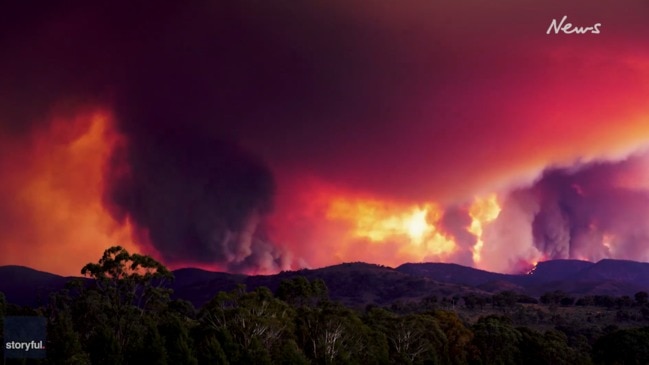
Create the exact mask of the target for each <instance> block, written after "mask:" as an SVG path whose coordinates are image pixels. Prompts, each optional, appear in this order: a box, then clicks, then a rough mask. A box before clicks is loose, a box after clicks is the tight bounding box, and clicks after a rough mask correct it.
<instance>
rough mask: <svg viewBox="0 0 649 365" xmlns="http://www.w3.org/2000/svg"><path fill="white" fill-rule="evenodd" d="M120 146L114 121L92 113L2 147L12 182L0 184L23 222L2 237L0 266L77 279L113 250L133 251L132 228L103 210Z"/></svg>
mask: <svg viewBox="0 0 649 365" xmlns="http://www.w3.org/2000/svg"><path fill="white" fill-rule="evenodd" d="M116 141H117V134H116V133H114V132H113V131H112V129H111V123H110V115H109V114H108V113H105V112H103V111H92V112H89V113H80V114H79V115H77V116H76V117H75V118H69V119H68V118H66V119H54V120H53V121H52V122H50V123H49V124H48V127H47V128H42V129H39V130H36V131H35V132H34V133H33V134H32V135H31V136H30V140H29V141H28V142H27V143H21V144H20V145H18V144H16V145H12V146H8V147H5V148H7V149H9V151H3V155H4V156H2V157H0V166H2V167H3V168H10V169H11V170H10V171H12V172H13V176H12V180H10V181H8V182H4V183H3V185H0V186H1V187H2V188H3V189H4V190H5V191H8V192H10V194H9V196H8V197H4V198H5V199H8V201H5V204H6V206H7V207H9V209H11V210H12V212H13V214H15V215H16V216H19V217H21V220H20V221H19V222H17V224H16V225H14V226H12V227H9V229H8V230H3V232H0V247H2V249H3V255H2V256H1V257H0V265H4V264H14V265H16V264H18V265H26V266H30V267H33V268H37V269H40V270H46V271H50V272H55V273H58V274H67V275H79V270H80V269H81V267H82V266H83V265H84V264H86V263H88V262H92V261H96V258H97V257H99V256H100V255H101V252H103V250H104V249H105V248H107V247H108V246H110V245H115V244H119V245H122V246H124V247H126V248H127V249H129V250H133V247H134V246H130V245H129V242H130V241H131V239H130V238H131V234H130V232H131V228H130V227H129V225H128V224H126V225H125V226H119V225H117V224H116V223H115V222H114V221H113V219H112V218H111V217H110V215H108V214H107V212H105V211H104V209H103V205H102V194H103V181H102V180H103V172H104V164H105V162H106V160H107V158H108V157H109V155H110V153H111V150H112V147H113V145H114V143H116ZM23 142H24V141H23ZM7 152H9V153H7ZM8 171H9V170H8Z"/></svg>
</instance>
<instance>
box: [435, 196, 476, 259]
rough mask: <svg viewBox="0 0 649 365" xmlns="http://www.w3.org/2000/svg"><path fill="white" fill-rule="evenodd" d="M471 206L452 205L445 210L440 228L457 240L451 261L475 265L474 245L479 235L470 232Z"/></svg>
mask: <svg viewBox="0 0 649 365" xmlns="http://www.w3.org/2000/svg"><path fill="white" fill-rule="evenodd" d="M471 220H472V219H471V216H470V215H469V208H468V207H466V206H451V207H448V208H446V209H445V210H444V214H443V215H442V219H441V220H440V228H441V229H442V230H443V231H444V232H445V233H447V234H449V235H450V236H451V237H453V240H454V241H455V244H456V245H457V250H456V252H455V253H454V254H453V256H452V257H450V258H449V260H450V261H452V262H456V263H458V264H461V265H467V266H473V264H474V262H473V251H472V249H473V246H474V245H475V244H476V241H477V237H476V236H475V235H474V234H472V233H471V232H469V226H470V225H471Z"/></svg>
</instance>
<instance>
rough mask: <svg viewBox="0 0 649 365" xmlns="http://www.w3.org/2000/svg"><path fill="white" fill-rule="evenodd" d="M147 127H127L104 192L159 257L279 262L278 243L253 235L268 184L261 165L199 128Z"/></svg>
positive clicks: (269, 265) (233, 263)
mask: <svg viewBox="0 0 649 365" xmlns="http://www.w3.org/2000/svg"><path fill="white" fill-rule="evenodd" d="M148 132H149V133H147V134H142V135H140V134H135V133H134V134H129V135H128V142H127V144H126V146H124V147H123V150H122V151H117V152H116V153H115V155H114V159H113V161H112V162H113V164H112V165H111V166H110V168H109V170H108V174H109V181H111V184H110V185H109V188H108V191H107V193H106V202H107V204H108V205H110V206H112V207H113V210H112V212H113V214H114V216H115V217H117V218H118V219H120V220H124V219H125V218H127V217H128V218H130V219H131V220H132V221H133V222H134V223H135V224H136V225H137V226H139V227H142V228H144V229H146V231H147V233H148V239H149V240H150V242H151V244H152V245H153V246H154V248H155V249H156V250H157V251H158V252H159V253H160V254H161V255H162V258H163V259H164V260H165V261H166V262H193V263H204V264H223V265H226V266H227V268H228V269H230V270H233V269H240V268H242V267H244V268H250V267H254V268H260V267H263V268H265V269H269V270H273V269H277V268H278V267H280V266H279V265H277V266H275V265H273V263H274V262H275V260H278V259H279V258H280V254H279V251H278V250H276V249H274V248H273V246H272V245H268V244H266V243H264V242H263V241H261V239H260V238H259V237H258V235H257V225H258V222H259V219H260V217H261V216H262V215H264V214H265V213H267V212H268V211H269V210H270V208H271V204H272V198H273V192H274V181H273V177H272V174H271V172H270V171H269V170H268V168H266V167H265V165H264V164H263V163H262V162H260V161H258V160H257V159H256V158H254V157H253V156H251V155H250V154H248V153H246V152H245V151H243V150H241V148H239V147H237V146H235V145H231V144H228V143H226V142H224V141H220V140H215V139H214V138H211V137H208V136H206V135H205V134H200V133H195V132H193V131H188V130H175V131H173V132H172V131H162V132H160V131H156V130H151V131H148ZM119 157H121V158H119ZM262 251H263V252H262ZM262 259H263V262H262Z"/></svg>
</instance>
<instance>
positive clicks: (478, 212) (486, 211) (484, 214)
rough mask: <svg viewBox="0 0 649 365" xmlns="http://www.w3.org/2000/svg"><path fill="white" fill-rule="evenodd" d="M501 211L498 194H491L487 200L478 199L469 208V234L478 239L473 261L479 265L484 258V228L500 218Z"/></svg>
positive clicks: (474, 248)
mask: <svg viewBox="0 0 649 365" xmlns="http://www.w3.org/2000/svg"><path fill="white" fill-rule="evenodd" d="M500 210H501V209H500V205H498V198H497V196H496V194H491V195H489V196H487V197H485V198H476V199H475V200H474V202H473V204H472V205H471V207H470V208H469V215H470V216H471V226H470V227H469V232H471V233H473V234H474V235H475V236H476V238H477V240H476V244H475V246H474V247H473V261H474V262H475V263H476V264H479V263H480V260H481V258H482V257H481V255H480V254H481V251H482V247H483V246H484V241H483V239H482V232H483V227H484V225H485V224H486V223H488V222H491V221H493V220H494V219H496V218H498V215H499V214H500Z"/></svg>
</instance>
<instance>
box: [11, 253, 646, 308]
mask: <svg viewBox="0 0 649 365" xmlns="http://www.w3.org/2000/svg"><path fill="white" fill-rule="evenodd" d="M173 273H174V277H175V280H174V282H173V283H172V284H171V288H172V289H173V290H174V297H175V298H181V299H186V300H189V301H190V302H192V303H193V304H194V305H195V306H201V305H203V304H205V303H206V302H207V301H209V300H210V299H211V298H212V297H213V296H214V295H216V294H217V293H218V292H219V291H229V290H232V289H234V288H236V287H237V285H240V284H244V285H246V287H247V288H248V289H254V288H257V287H260V286H266V287H268V288H270V289H271V290H273V291H274V290H276V289H277V287H278V286H279V283H280V282H281V281H282V280H284V279H290V278H293V277H296V276H305V277H306V278H308V279H309V280H314V279H322V280H323V281H324V282H325V283H326V285H327V286H328V288H329V291H330V295H331V297H332V299H334V300H339V301H341V302H343V303H344V304H347V305H352V306H362V305H366V304H376V305H389V304H390V303H393V302H395V301H413V300H421V299H423V298H426V297H432V296H436V297H450V296H458V295H459V296H462V295H466V294H468V293H474V294H482V295H487V294H492V293H496V292H499V291H503V290H513V291H517V292H520V293H521V294H526V295H531V296H536V297H538V296H540V295H542V294H543V293H545V292H549V291H555V290H561V291H564V292H566V293H568V294H571V295H580V296H583V295H633V294H634V293H635V292H638V291H649V263H645V262H637V261H630V260H615V259H604V260H600V261H598V262H597V263H593V262H589V261H580V260H550V261H544V262H540V263H538V264H537V265H536V266H535V267H534V269H533V270H532V271H531V272H530V273H529V274H518V275H515V274H502V273H494V272H490V271H486V270H481V269H476V268H472V267H467V266H462V265H459V264H454V263H439V262H438V263H434V262H433V263H404V264H402V265H399V266H397V267H396V268H392V267H388V266H383V265H377V264H369V263H364V262H352V263H341V264H336V265H331V266H327V267H323V268H318V269H301V270H296V271H282V272H280V273H277V274H273V275H243V274H230V273H225V272H216V271H209V270H203V269H198V268H181V269H177V270H174V271H173ZM73 278H77V277H66V276H61V275H56V274H52V273H48V272H45V271H39V270H36V269H32V268H29V267H26V266H19V265H7V266H0V292H3V293H4V294H5V296H6V298H7V300H8V301H9V302H10V303H14V304H18V305H28V306H34V305H38V304H42V303H44V301H45V300H46V299H47V298H48V296H49V293H50V292H52V291H55V290H59V289H62V288H63V287H64V285H65V283H66V282H68V281H69V280H71V279H73Z"/></svg>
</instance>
